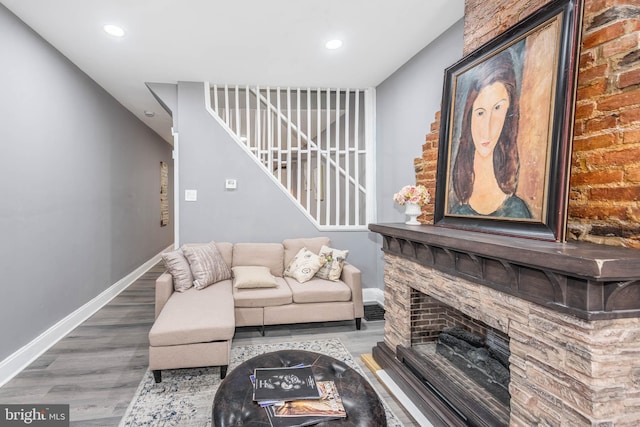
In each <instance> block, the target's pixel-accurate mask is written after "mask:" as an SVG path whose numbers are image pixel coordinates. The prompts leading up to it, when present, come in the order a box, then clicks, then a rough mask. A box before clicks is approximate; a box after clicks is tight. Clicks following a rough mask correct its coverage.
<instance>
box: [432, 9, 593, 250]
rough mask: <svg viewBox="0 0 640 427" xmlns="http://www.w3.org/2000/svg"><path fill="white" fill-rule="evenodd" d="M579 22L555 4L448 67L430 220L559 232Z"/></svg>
mask: <svg viewBox="0 0 640 427" xmlns="http://www.w3.org/2000/svg"><path fill="white" fill-rule="evenodd" d="M581 21H582V4H581V1H579V0H560V1H554V2H551V3H549V4H547V5H546V6H543V7H542V8H541V9H539V10H538V11H537V12H535V13H534V14H533V15H531V16H530V17H529V18H527V19H526V20H524V21H522V22H521V23H519V24H517V25H516V26H514V27H512V28H511V29H509V30H507V31H506V32H505V33H503V34H501V35H500V36H498V37H497V38H496V39H494V40H492V41H490V42H488V43H487V44H485V45H484V46H482V47H480V48H479V49H477V50H476V51H474V52H472V53H471V54H469V55H468V56H466V57H465V58H463V59H462V60H460V61H459V62H457V63H456V64H454V65H453V66H451V67H449V68H448V69H447V70H446V71H445V81H444V89H443V102H442V115H441V116H442V117H441V130H440V141H439V151H438V171H437V186H436V202H435V215H434V220H435V224H436V225H438V226H445V227H454V228H462V229H468V230H473V231H481V232H488V233H495V234H504V235H515V236H520V237H528V238H534V239H541V240H550V241H563V240H564V239H565V230H566V210H567V198H568V183H569V165H570V157H571V137H572V133H573V106H574V99H575V86H576V76H577V71H576V57H577V49H578V46H579V36H580V29H581Z"/></svg>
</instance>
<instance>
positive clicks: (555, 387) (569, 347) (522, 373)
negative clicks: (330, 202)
mask: <svg viewBox="0 0 640 427" xmlns="http://www.w3.org/2000/svg"><path fill="white" fill-rule="evenodd" d="M369 228H370V230H371V231H374V232H377V233H379V234H381V235H382V236H383V251H384V252H385V255H384V257H385V311H386V315H385V338H384V342H382V343H378V345H377V346H376V347H375V348H374V349H373V357H374V358H375V360H376V362H377V363H379V364H380V365H381V366H382V367H383V368H384V369H385V370H386V371H388V372H389V375H390V376H391V377H392V378H393V379H394V380H395V381H396V382H399V383H400V384H402V385H404V386H405V387H413V391H411V392H409V393H407V394H408V395H409V396H410V397H411V399H412V400H413V401H414V403H415V404H416V406H418V407H419V408H420V409H421V410H422V412H424V414H425V415H426V416H427V417H428V418H429V419H430V420H432V423H433V424H434V425H452V424H453V418H451V413H447V408H446V407H445V406H446V405H444V406H443V405H442V404H441V403H438V401H437V399H435V400H434V399H433V396H431V398H429V396H428V395H429V393H428V392H427V391H425V390H421V389H420V386H421V384H420V381H417V380H416V379H415V377H413V375H412V374H411V373H410V372H407V370H406V368H404V367H403V366H404V365H403V363H402V358H403V357H405V356H404V354H405V353H404V350H405V349H406V348H409V347H410V346H411V295H412V289H414V290H418V291H420V292H422V293H425V294H427V295H430V296H431V297H433V298H435V299H437V300H438V301H441V302H442V303H445V304H447V305H449V306H451V307H453V308H455V309H457V310H459V311H461V312H462V313H464V314H465V315H468V316H470V317H472V318H474V319H477V320H479V321H481V322H484V323H485V324H487V325H489V326H490V327H492V328H495V329H497V330H499V331H501V332H503V333H504V334H506V335H507V336H508V337H509V339H510V351H511V357H510V370H511V382H510V385H509V391H510V394H511V401H510V411H511V412H510V418H509V419H510V421H509V424H510V425H513V426H531V425H549V426H583V425H584V426H603V427H604V426H632V425H633V426H635V425H638V420H640V251H638V250H635V249H629V248H621V247H612V246H604V245H595V244H590V243H584V242H568V243H564V244H562V243H552V242H541V241H536V240H530V239H523V238H515V237H506V236H497V235H489V234H482V233H475V232H468V231H462V230H454V229H447V228H442V227H435V226H430V225H421V226H407V225H404V224H371V225H370V226H369ZM459 425H464V423H462V422H460V423H459ZM478 425H482V422H479V423H478Z"/></svg>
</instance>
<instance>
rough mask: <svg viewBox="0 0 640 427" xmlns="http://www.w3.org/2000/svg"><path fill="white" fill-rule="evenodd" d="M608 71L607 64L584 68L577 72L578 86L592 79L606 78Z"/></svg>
mask: <svg viewBox="0 0 640 427" xmlns="http://www.w3.org/2000/svg"><path fill="white" fill-rule="evenodd" d="M608 73H609V65H608V64H601V65H596V66H595V67H590V68H585V69H583V70H580V71H579V72H578V87H584V86H587V85H588V84H589V82H591V81H592V80H596V79H606V77H607V75H608Z"/></svg>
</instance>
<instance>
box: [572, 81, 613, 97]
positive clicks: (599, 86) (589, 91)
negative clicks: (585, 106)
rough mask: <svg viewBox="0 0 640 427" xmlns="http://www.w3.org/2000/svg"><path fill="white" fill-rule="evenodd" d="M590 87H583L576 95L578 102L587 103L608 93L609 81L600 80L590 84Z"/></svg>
mask: <svg viewBox="0 0 640 427" xmlns="http://www.w3.org/2000/svg"><path fill="white" fill-rule="evenodd" d="M590 83H591V84H590V85H588V86H582V87H581V88H579V89H578V92H577V93H576V98H577V101H586V100H589V99H591V98H595V97H597V96H599V95H604V94H605V93H606V92H607V79H606V78H604V77H603V78H600V79H596V80H593V81H591V82H590Z"/></svg>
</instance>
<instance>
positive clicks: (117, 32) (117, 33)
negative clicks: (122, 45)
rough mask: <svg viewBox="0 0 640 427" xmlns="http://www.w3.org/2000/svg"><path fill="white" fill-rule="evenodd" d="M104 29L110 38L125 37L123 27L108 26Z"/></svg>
mask: <svg viewBox="0 0 640 427" xmlns="http://www.w3.org/2000/svg"><path fill="white" fill-rule="evenodd" d="M102 29H103V30H104V32H105V33H107V34H109V35H110V36H114V37H124V30H123V29H122V27H118V26H117V25H113V24H107V25H105V26H104V27H102Z"/></svg>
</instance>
